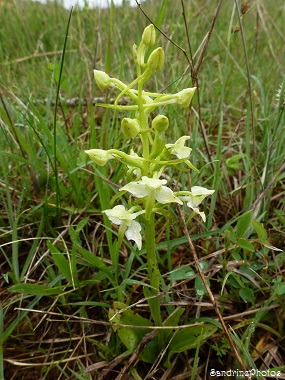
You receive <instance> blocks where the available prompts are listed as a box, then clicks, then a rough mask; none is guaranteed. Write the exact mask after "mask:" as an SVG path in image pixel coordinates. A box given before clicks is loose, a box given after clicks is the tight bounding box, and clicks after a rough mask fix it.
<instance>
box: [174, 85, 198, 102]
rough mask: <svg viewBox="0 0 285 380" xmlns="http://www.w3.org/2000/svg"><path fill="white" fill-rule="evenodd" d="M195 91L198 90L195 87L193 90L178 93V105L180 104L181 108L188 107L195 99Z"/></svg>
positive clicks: (186, 89) (188, 89) (187, 89)
mask: <svg viewBox="0 0 285 380" xmlns="http://www.w3.org/2000/svg"><path fill="white" fill-rule="evenodd" d="M195 90H196V87H193V88H185V89H184V90H182V91H180V92H178V93H177V94H176V95H175V98H176V103H177V104H179V105H180V106H181V107H188V106H189V104H190V102H191V100H192V98H193V95H194V93H195Z"/></svg>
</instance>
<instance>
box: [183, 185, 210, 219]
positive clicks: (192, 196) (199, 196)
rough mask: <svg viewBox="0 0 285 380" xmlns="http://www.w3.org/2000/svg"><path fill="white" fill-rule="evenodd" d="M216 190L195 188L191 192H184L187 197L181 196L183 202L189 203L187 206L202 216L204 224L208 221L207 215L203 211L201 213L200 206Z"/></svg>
mask: <svg viewBox="0 0 285 380" xmlns="http://www.w3.org/2000/svg"><path fill="white" fill-rule="evenodd" d="M214 192H215V190H208V189H206V188H205V187H201V186H193V187H192V188H191V191H187V192H183V193H187V195H183V196H180V197H179V198H180V199H181V200H182V201H185V202H187V206H188V207H190V208H191V209H192V210H193V211H194V212H195V213H196V214H198V215H200V216H201V218H202V220H203V222H205V221H206V215H205V213H204V212H203V211H200V210H199V208H198V206H199V205H200V204H201V203H202V202H203V200H204V199H205V198H206V197H207V196H208V195H212V194H213V193H214Z"/></svg>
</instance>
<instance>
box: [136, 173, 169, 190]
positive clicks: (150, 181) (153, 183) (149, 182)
mask: <svg viewBox="0 0 285 380" xmlns="http://www.w3.org/2000/svg"><path fill="white" fill-rule="evenodd" d="M141 182H142V183H143V184H144V185H145V186H147V187H149V188H150V189H159V188H160V187H161V186H162V185H165V184H166V183H167V180H166V179H158V178H149V177H146V176H143V177H142V180H141Z"/></svg>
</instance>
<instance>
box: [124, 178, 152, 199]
mask: <svg viewBox="0 0 285 380" xmlns="http://www.w3.org/2000/svg"><path fill="white" fill-rule="evenodd" d="M123 190H126V191H128V192H129V193H131V194H132V195H134V196H135V197H137V198H144V197H146V196H147V195H148V194H149V189H148V188H147V187H146V186H145V185H144V184H143V183H142V181H138V182H130V183H128V184H127V185H126V186H124V187H121V188H120V190H119V191H123Z"/></svg>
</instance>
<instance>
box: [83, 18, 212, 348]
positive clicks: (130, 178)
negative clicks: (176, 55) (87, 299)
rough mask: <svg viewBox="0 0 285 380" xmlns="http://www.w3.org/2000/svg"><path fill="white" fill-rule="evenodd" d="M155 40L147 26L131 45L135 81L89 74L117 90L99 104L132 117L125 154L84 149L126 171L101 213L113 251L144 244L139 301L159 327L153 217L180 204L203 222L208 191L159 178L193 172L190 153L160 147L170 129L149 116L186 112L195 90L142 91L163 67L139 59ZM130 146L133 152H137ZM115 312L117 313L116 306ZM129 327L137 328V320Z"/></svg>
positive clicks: (158, 54) (180, 147)
mask: <svg viewBox="0 0 285 380" xmlns="http://www.w3.org/2000/svg"><path fill="white" fill-rule="evenodd" d="M155 40H156V31H155V28H154V26H153V25H149V26H148V27H147V28H145V30H144V32H143V35H142V39H141V42H140V44H139V46H138V47H137V45H134V46H133V57H134V61H135V65H136V70H137V77H136V79H134V80H133V81H132V82H131V83H130V84H125V83H123V82H121V81H120V80H119V79H116V78H111V77H110V76H109V75H108V74H106V73H105V72H103V71H99V70H94V76H95V81H96V84H97V86H98V87H99V88H100V89H101V90H104V89H107V88H115V89H117V90H118V91H119V94H118V96H117V98H116V100H115V102H114V104H99V105H100V106H102V107H105V108H109V109H114V110H118V111H131V113H132V114H133V115H134V114H135V117H134V118H129V117H125V118H123V119H122V122H121V127H122V133H123V135H124V136H125V137H126V138H127V139H131V141H132V142H133V148H132V149H131V150H130V153H129V154H127V153H125V152H122V151H120V150H117V149H109V150H102V149H90V150H87V151H86V153H87V154H88V156H89V157H90V158H91V160H92V161H93V162H94V163H95V164H96V165H99V166H104V165H106V164H107V163H108V161H110V160H118V161H120V162H121V163H122V164H124V165H125V166H126V177H125V178H126V183H125V184H124V186H122V187H121V188H120V189H119V196H118V197H117V199H118V198H120V197H123V196H125V197H127V202H126V201H125V202H122V203H123V204H118V205H116V206H114V207H113V208H111V209H108V210H103V213H105V214H106V216H107V217H108V218H109V220H110V221H111V222H112V223H114V224H115V225H117V226H119V232H118V241H119V246H120V245H121V243H122V241H123V237H124V236H125V237H126V238H127V239H128V240H131V241H134V242H135V244H136V246H137V249H138V250H141V249H142V246H143V240H144V242H145V250H146V256H147V268H148V274H149V279H150V284H149V285H150V286H148V287H145V296H147V297H148V298H150V299H149V306H150V310H151V315H152V317H153V320H154V324H155V326H161V325H162V317H161V312H160V300H159V297H158V296H156V295H158V293H159V287H160V271H159V268H158V264H157V257H156V244H155V231H156V219H155V218H156V215H157V214H158V215H159V216H160V217H161V215H167V208H168V207H169V204H170V203H174V204H178V205H183V204H184V203H185V204H186V206H187V207H188V208H189V209H190V211H191V215H190V216H192V217H193V216H194V215H195V214H198V215H199V217H200V218H202V220H203V221H204V222H205V220H206V216H205V213H204V212H203V211H200V209H199V205H200V204H201V203H202V201H203V200H204V198H206V197H207V196H208V195H211V194H213V192H214V190H208V189H206V188H204V187H201V186H193V187H192V188H190V189H185V190H184V189H177V191H173V190H172V189H171V187H170V186H171V183H168V181H167V180H166V179H165V177H166V176H165V174H164V173H165V172H166V171H167V169H168V168H170V167H172V168H173V167H174V168H176V169H178V170H183V171H185V169H187V167H188V168H189V169H193V170H196V171H197V169H196V168H195V167H194V166H193V165H192V164H191V162H190V159H189V157H190V155H191V149H190V148H189V147H187V141H188V140H189V139H190V137H189V136H182V137H180V138H179V139H178V140H177V141H176V142H173V143H166V141H165V132H166V131H167V129H168V128H169V125H170V123H169V120H168V118H167V117H166V116H164V115H160V114H159V115H157V116H155V117H154V118H153V119H152V120H150V114H152V116H153V112H154V111H155V110H156V108H157V107H161V106H167V105H168V104H177V105H178V106H180V107H189V105H190V103H191V100H192V97H193V95H194V93H195V88H186V89H183V90H182V91H180V92H177V93H175V94H169V93H167V94H162V93H155V92H149V91H146V90H144V86H145V83H146V82H147V80H148V79H149V78H150V77H151V75H154V74H155V73H156V72H158V71H160V70H161V69H162V68H163V65H164V51H163V49H162V48H161V47H158V48H157V49H155V50H153V51H152V52H151V54H150V55H149V58H148V59H147V60H145V55H146V53H147V50H148V48H149V47H151V46H153V45H154V44H155ZM123 96H124V97H128V98H129V99H130V104H129V105H121V104H120V103H119V101H120V99H121V98H122V97H123ZM137 140H140V143H137ZM136 147H139V148H138V150H137V151H136ZM126 204H127V205H128V206H126ZM143 230H144V232H143V233H142V231H143ZM143 236H144V239H143ZM118 249H119V247H118ZM113 264H114V263H113ZM116 265H117V264H116ZM117 304H118V303H117ZM117 307H118V308H120V307H119V306H118V305H117ZM121 315H122V313H121ZM113 317H114V316H113ZM129 318H130V316H129ZM115 319H116V318H115ZM116 322H118V319H116ZM134 322H136V323H135V324H138V321H137V320H135V321H134ZM121 323H122V322H121ZM139 324H141V323H139ZM122 335H124V334H122ZM164 336H165V333H162V332H159V333H158V346H160V347H162V346H163V344H164V341H165V339H164Z"/></svg>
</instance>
